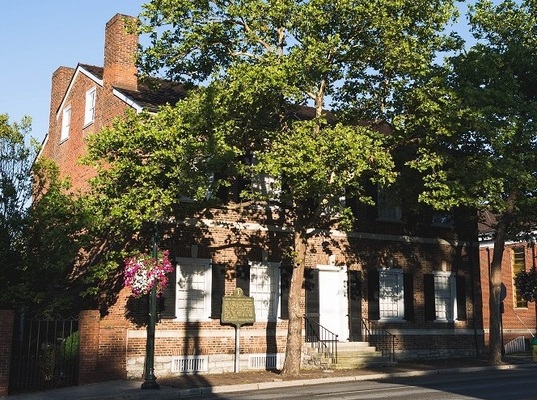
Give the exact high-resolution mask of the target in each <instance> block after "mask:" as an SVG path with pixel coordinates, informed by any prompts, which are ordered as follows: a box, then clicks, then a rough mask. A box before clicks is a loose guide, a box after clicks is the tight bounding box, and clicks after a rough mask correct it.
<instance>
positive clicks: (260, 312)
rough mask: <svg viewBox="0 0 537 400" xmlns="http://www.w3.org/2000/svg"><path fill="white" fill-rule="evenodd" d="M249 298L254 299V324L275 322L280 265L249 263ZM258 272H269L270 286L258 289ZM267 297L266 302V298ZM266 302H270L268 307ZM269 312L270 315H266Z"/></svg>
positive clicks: (278, 303)
mask: <svg viewBox="0 0 537 400" xmlns="http://www.w3.org/2000/svg"><path fill="white" fill-rule="evenodd" d="M248 264H249V265H250V297H253V298H254V307H255V320H256V322H266V321H276V320H277V319H278V316H279V315H280V306H281V305H280V297H281V296H280V292H281V288H280V263H277V262H257V261H250V262H249V263H248ZM259 270H266V271H270V272H271V278H272V282H271V284H270V286H268V287H265V288H261V287H259V286H260V285H259V282H260V281H259V280H257V279H256V277H257V272H258V271H259ZM267 296H268V297H269V299H268V300H266V297H267ZM267 301H271V302H272V305H269V303H267ZM268 311H271V314H269V313H268Z"/></svg>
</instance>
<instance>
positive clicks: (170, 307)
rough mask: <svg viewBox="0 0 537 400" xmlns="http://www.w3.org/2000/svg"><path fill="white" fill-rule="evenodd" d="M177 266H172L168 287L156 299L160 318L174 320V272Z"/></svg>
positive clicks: (175, 284) (175, 280)
mask: <svg viewBox="0 0 537 400" xmlns="http://www.w3.org/2000/svg"><path fill="white" fill-rule="evenodd" d="M176 268H177V266H176V265H174V266H173V271H172V272H170V273H169V274H168V286H167V287H166V289H164V291H163V292H162V295H161V296H160V297H159V298H158V309H159V315H160V318H163V319H170V318H172V319H173V318H175V317H176V314H175V311H176V310H175V290H176V289H177V279H176V273H175V270H176Z"/></svg>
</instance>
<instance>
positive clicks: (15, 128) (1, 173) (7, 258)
mask: <svg viewBox="0 0 537 400" xmlns="http://www.w3.org/2000/svg"><path fill="white" fill-rule="evenodd" d="M30 130H31V119H30V118H29V117H24V118H23V119H22V120H21V121H20V122H13V123H10V122H9V117H8V115H7V114H0V241H1V245H0V265H1V266H2V274H1V276H2V279H1V281H2V284H1V287H2V290H0V292H4V291H5V289H6V288H9V287H10V285H11V284H12V283H13V279H14V278H15V276H14V271H16V269H17V267H19V266H20V264H21V256H22V254H21V251H20V245H21V240H22V238H21V234H22V231H23V227H24V221H25V218H26V211H27V207H28V202H29V199H30V197H31V194H32V192H31V189H32V186H31V183H32V180H31V174H30V170H31V166H32V162H33V158H34V157H35V154H36V150H37V148H36V147H35V145H34V144H31V143H30V138H29V136H28V135H29V132H30Z"/></svg>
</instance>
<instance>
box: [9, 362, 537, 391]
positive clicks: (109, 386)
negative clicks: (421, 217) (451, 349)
mask: <svg viewBox="0 0 537 400" xmlns="http://www.w3.org/2000/svg"><path fill="white" fill-rule="evenodd" d="M535 367H537V363H534V362H533V361H532V360H531V357H530V356H529V355H527V354H524V355H514V356H508V357H506V358H505V359H504V362H503V363H502V364H501V365H499V366H489V365H487V363H486V360H483V359H452V360H430V361H419V362H400V363H398V364H397V365H395V366H389V367H376V368H363V369H355V370H343V371H321V370H315V371H311V370H306V371H303V373H302V374H301V375H300V376H299V377H295V378H284V377H281V376H280V375H279V374H278V373H277V372H270V371H259V372H252V371H245V372H239V373H236V374H214V375H211V374H207V375H183V376H179V377H174V378H163V379H157V382H158V383H159V385H160V388H159V389H146V390H142V389H141V385H142V383H143V381H142V380H122V381H108V382H102V383H95V384H89V385H84V386H74V387H68V388H61V389H54V390H48V391H44V392H37V393H28V394H18V395H11V396H7V397H2V398H3V399H7V400H45V399H46V400H71V399H77V400H97V399H99V400H126V399H128V400H142V399H148V398H150V399H155V400H168V399H176V398H177V397H188V396H192V395H195V394H201V393H229V392H238V391H247V390H261V389H269V388H275V387H279V388H281V387H285V386H288V387H289V386H303V385H314V384H319V383H326V382H348V381H362V380H377V379H386V378H390V377H410V376H424V375H429V374H440V373H460V372H472V371H484V370H492V369H514V368H535Z"/></svg>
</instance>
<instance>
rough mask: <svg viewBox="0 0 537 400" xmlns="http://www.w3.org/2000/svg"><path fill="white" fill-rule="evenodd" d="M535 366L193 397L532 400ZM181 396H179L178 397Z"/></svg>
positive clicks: (535, 394) (202, 399)
mask: <svg viewBox="0 0 537 400" xmlns="http://www.w3.org/2000/svg"><path fill="white" fill-rule="evenodd" d="M536 378H537V376H536V370H535V368H528V369H524V368H519V369H516V370H500V371H496V370H494V371H478V372H467V373H456V374H439V375H433V376H421V377H411V378H388V379H384V380H381V381H354V382H344V383H327V384H321V385H311V386H301V387H282V388H278V389H268V390H257V391H252V392H238V393H220V394H213V395H196V396H189V398H191V399H196V400H275V399H282V400H284V399H285V400H370V399H371V400H373V399H383V400H389V399H397V400H437V399H438V400H447V399H449V400H455V399H457V400H475V399H481V400H495V399H498V400H500V399H501V400H530V399H534V400H535V399H537V379H536ZM175 398H177V397H175Z"/></svg>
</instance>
